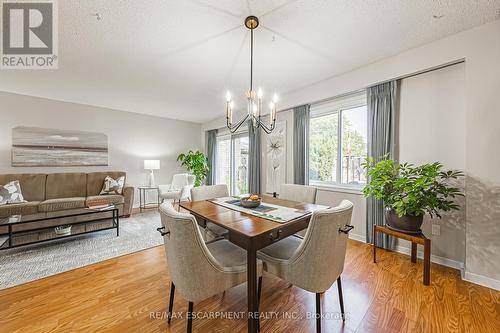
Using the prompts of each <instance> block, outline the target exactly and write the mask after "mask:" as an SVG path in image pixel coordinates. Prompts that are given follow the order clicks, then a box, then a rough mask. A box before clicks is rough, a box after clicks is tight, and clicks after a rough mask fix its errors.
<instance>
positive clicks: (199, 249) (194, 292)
mask: <svg viewBox="0 0 500 333" xmlns="http://www.w3.org/2000/svg"><path fill="white" fill-rule="evenodd" d="M160 216H161V224H162V227H161V228H158V231H159V232H160V233H161V234H162V236H163V241H164V245H165V246H164V248H165V253H166V256H167V264H168V270H169V273H170V277H171V280H172V282H171V285H170V300H169V307H168V323H169V324H170V321H171V319H172V311H173V304H174V293H175V290H176V289H177V290H178V291H179V292H180V294H181V295H182V297H183V298H185V299H186V300H187V301H188V315H187V319H188V321H187V332H188V333H190V332H191V330H192V327H193V318H192V317H193V316H192V315H191V314H192V313H193V306H194V303H195V302H199V301H202V300H204V299H206V298H208V297H211V296H213V295H216V294H219V293H221V292H223V291H225V290H227V289H230V288H232V287H234V286H237V285H239V284H241V283H243V282H246V280H247V265H246V251H245V250H243V249H241V248H240V247H238V246H236V245H233V244H232V243H230V242H229V241H227V240H220V241H218V242H214V243H211V244H205V242H204V240H203V238H202V236H201V233H200V230H199V228H198V224H197V222H196V220H195V219H194V216H192V215H190V214H187V213H179V212H177V211H176V210H175V209H174V207H173V206H172V204H171V203H170V202H165V203H163V204H161V205H160ZM261 275H262V262H261V261H260V260H259V261H258V262H257V276H259V277H260V276H261Z"/></svg>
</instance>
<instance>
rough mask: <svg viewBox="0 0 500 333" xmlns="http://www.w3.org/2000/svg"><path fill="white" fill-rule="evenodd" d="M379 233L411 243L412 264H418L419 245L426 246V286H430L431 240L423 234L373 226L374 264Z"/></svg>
mask: <svg viewBox="0 0 500 333" xmlns="http://www.w3.org/2000/svg"><path fill="white" fill-rule="evenodd" d="M377 232H381V233H383V234H386V235H389V236H394V237H397V238H401V239H405V240H407V241H410V242H411V262H413V263H416V262H417V244H420V245H423V246H424V285H425V286H428V285H429V284H430V282H431V240H430V239H429V238H427V237H425V235H424V234H423V233H419V234H409V233H405V232H401V231H396V230H393V229H390V228H388V227H385V226H379V225H373V262H374V263H375V262H377V245H376V242H377V237H376V236H377Z"/></svg>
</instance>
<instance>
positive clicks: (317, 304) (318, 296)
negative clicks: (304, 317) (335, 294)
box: [316, 293, 321, 333]
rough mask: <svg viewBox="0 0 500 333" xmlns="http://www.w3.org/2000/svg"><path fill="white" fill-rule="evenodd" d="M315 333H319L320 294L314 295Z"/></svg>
mask: <svg viewBox="0 0 500 333" xmlns="http://www.w3.org/2000/svg"><path fill="white" fill-rule="evenodd" d="M316 333H321V294H320V293H316Z"/></svg>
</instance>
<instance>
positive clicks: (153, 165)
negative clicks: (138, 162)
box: [144, 160, 160, 170]
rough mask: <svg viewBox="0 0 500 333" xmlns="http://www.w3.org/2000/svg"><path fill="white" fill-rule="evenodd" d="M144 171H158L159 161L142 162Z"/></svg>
mask: <svg viewBox="0 0 500 333" xmlns="http://www.w3.org/2000/svg"><path fill="white" fill-rule="evenodd" d="M144 169H146V170H160V160H144Z"/></svg>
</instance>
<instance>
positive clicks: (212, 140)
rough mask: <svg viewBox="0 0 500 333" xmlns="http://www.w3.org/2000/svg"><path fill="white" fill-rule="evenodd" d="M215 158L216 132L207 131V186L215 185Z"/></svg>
mask: <svg viewBox="0 0 500 333" xmlns="http://www.w3.org/2000/svg"><path fill="white" fill-rule="evenodd" d="M216 158H217V130H216V129H214V130H210V131H207V164H208V175H207V181H206V183H207V185H214V184H215V165H216V163H217V162H216V161H217V160H216Z"/></svg>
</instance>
